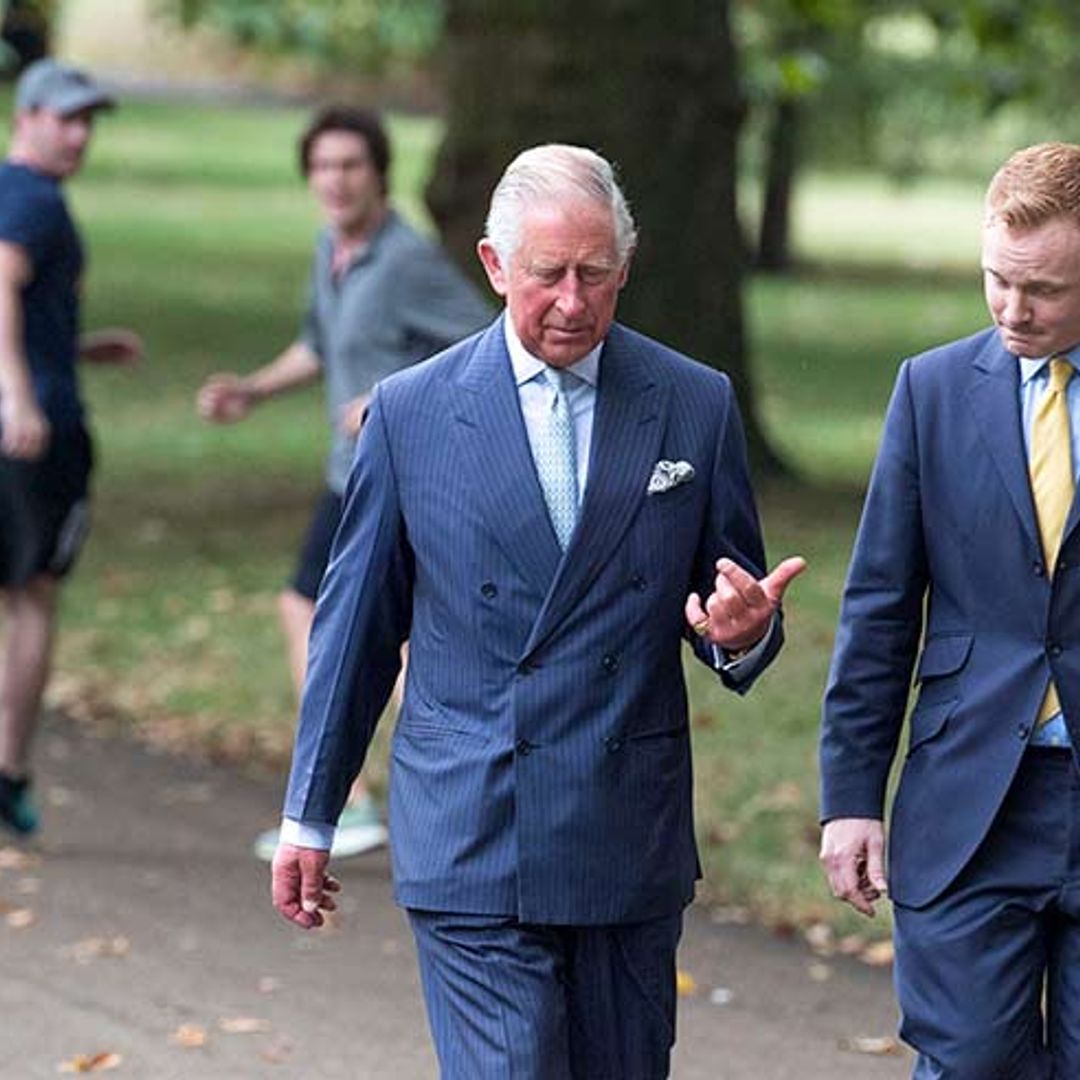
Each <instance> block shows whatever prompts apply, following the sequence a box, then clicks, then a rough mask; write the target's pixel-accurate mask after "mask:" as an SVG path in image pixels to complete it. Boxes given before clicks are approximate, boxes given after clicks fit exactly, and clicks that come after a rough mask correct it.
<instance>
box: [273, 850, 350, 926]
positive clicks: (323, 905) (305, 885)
mask: <svg viewBox="0 0 1080 1080" xmlns="http://www.w3.org/2000/svg"><path fill="white" fill-rule="evenodd" d="M329 859H330V852H328V851H318V850H316V849H315V848H302V847H294V846H293V845H292V844H279V845H278V849H277V852H276V853H275V855H274V861H273V864H272V865H271V868H270V891H271V895H272V897H273V901H274V907H275V908H277V910H278V911H279V912H281V914H282V915H284V916H285V918H286V919H288V920H289V922H294V923H296V925H297V926H300V927H302V928H303V929H305V930H311V929H313V928H314V927H316V926H322V924H323V912H324V911H334V910H335V909H336V908H337V904H336V903H335V901H334V897H333V896H332V895H331V893H336V892H340V891H341V883H340V882H339V881H338V880H337V879H336V878H333V877H331V876H330V875H329V874H328V873H327V872H326V864H327V862H328V861H329Z"/></svg>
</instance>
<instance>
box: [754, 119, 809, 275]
mask: <svg viewBox="0 0 1080 1080" xmlns="http://www.w3.org/2000/svg"><path fill="white" fill-rule="evenodd" d="M800 120H801V113H800V110H799V106H798V104H797V103H796V102H794V101H792V100H791V99H790V98H781V99H780V100H779V101H777V102H776V104H775V105H774V107H773V115H772V123H771V124H770V126H769V144H768V147H767V151H766V152H767V155H768V160H767V161H766V165H765V198H764V201H763V203H762V209H761V229H760V232H759V233H758V251H757V265H758V267H759V268H760V269H761V270H769V271H783V270H790V269H791V199H792V194H793V193H794V190H795V173H796V170H797V169H798V162H799V127H800Z"/></svg>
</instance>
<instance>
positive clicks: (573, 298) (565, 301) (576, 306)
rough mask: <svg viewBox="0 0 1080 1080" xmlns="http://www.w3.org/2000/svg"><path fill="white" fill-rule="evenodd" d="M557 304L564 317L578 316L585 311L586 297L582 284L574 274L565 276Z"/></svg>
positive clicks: (560, 285) (560, 286) (561, 283)
mask: <svg viewBox="0 0 1080 1080" xmlns="http://www.w3.org/2000/svg"><path fill="white" fill-rule="evenodd" d="M556 303H557V304H558V306H559V311H561V312H562V313H563V315H576V314H578V313H579V312H581V311H582V310H583V309H584V307H585V297H584V294H583V292H582V287H581V282H580V281H579V280H578V279H577V277H576V276H575V275H574V274H567V275H565V277H564V278H563V279H562V281H561V282H560V284H559V295H558V297H557V299H556Z"/></svg>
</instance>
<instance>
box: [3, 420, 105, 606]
mask: <svg viewBox="0 0 1080 1080" xmlns="http://www.w3.org/2000/svg"><path fill="white" fill-rule="evenodd" d="M92 467H93V448H92V446H91V443H90V437H89V435H87V433H86V430H85V429H84V428H83V427H82V426H77V427H72V428H65V429H54V431H53V433H52V438H51V439H50V442H49V449H48V451H47V452H46V454H45V457H43V458H41V459H39V460H38V461H22V460H16V459H15V458H10V457H4V456H0V588H17V587H19V586H21V585H25V584H26V583H27V582H28V581H30V579H31V578H33V577H36V576H37V575H39V574H49V575H51V576H53V577H57V578H60V577H63V576H64V575H65V574H66V573H67V572H68V571H69V570H70V569H71V567H72V566H73V565H74V563H75V559H76V557H77V556H78V554H79V551H80V550H81V548H82V546H83V543H84V541H85V540H86V535H87V532H88V531H89V524H90V517H89V487H90V471H91V469H92Z"/></svg>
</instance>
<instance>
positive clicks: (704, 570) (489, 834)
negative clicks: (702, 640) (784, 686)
mask: <svg viewBox="0 0 1080 1080" xmlns="http://www.w3.org/2000/svg"><path fill="white" fill-rule="evenodd" d="M661 459H669V460H672V461H687V462H690V463H691V464H692V466H693V469H694V476H693V479H692V480H691V481H690V482H688V483H684V484H682V485H681V486H678V487H675V488H673V489H671V490H668V491H666V492H664V493H661V494H653V495H648V494H647V493H646V489H647V486H648V483H649V478H650V475H651V473H652V471H653V469H654V466H655V465H656V462H657V461H658V460H661ZM721 555H727V556H730V557H731V558H733V559H735V560H736V561H738V562H739V563H741V564H742V565H743V566H745V567H747V568H748V569H750V570H752V571H753V572H754V573H755V574H758V575H760V573H761V572H762V568H763V566H764V553H763V551H762V544H761V537H760V532H759V527H758V521H757V515H756V511H755V508H754V502H753V498H752V494H751V490H750V486H749V482H748V477H747V470H746V463H745V451H744V445H743V433H742V426H741V422H740V419H739V415H738V411H737V408H736V404H735V400H734V397H733V394H732V391H731V387H730V384H729V382H728V380H727V378H726V377H724V376H723V375H721V374H719V373H717V372H716V371H713V370H711V369H709V368H707V367H705V366H703V365H701V364H698V363H694V362H693V361H690V360H687V359H686V358H684V357H681V356H679V355H677V354H676V353H674V352H672V351H671V350H670V349H667V348H664V347H663V346H661V345H659V344H657V343H656V342H653V341H650V340H648V339H647V338H644V337H642V336H640V335H638V334H636V333H634V332H632V331H630V330H628V329H625V328H623V327H621V326H619V325H617V324H616V325H613V326H612V327H611V330H610V332H609V334H608V337H607V339H606V343H605V345H604V348H603V352H602V354H601V360H600V375H599V385H598V392H597V402H596V412H595V417H594V427H593V442H592V449H591V455H590V465H589V478H588V484H587V486H586V490H585V495H584V500H583V503H582V509H581V516H580V519H579V522H578V526H577V529H576V531H575V533H574V535H573V537H572V539H571V542H570V546H569V548H568V550H567V552H566V554H565V556H564V555H563V553H562V551H561V550H560V548H559V545H558V542H557V541H556V538H555V534H554V531H553V529H552V527H551V524H550V520H549V518H548V515H547V511H546V509H545V506H544V501H543V495H542V493H541V490H540V485H539V482H538V480H537V476H536V470H535V467H534V465H533V459H532V456H531V453H530V450H529V444H528V439H527V435H526V431H525V425H524V421H523V419H522V416H521V409H520V405H519V401H518V394H517V388H516V386H515V384H514V379H513V375H512V369H511V366H510V358H509V355H508V353H507V349H506V345H505V339H504V335H503V328H502V325H501V321H499V320H497V321H496V322H495V323H494V324H493V325H492V326H490V327H489V328H488V329H487V330H486V331H483V332H482V333H480V334H478V335H476V336H474V337H472V338H469V339H467V340H466V341H464V342H461V343H460V344H458V345H456V346H454V347H453V348H451V349H449V350H447V351H446V352H445V353H443V354H441V355H440V356H438V357H436V358H434V359H433V360H431V361H428V362H426V363H423V364H420V365H418V366H416V367H413V368H410V369H408V370H407V371H404V372H401V373H400V374H397V375H394V376H392V377H390V378H388V379H387V380H385V382H383V383H382V384H381V385H380V386H379V388H378V390H377V392H376V393H375V395H374V398H373V400H372V404H371V409H370V413H369V416H368V420H367V423H366V424H365V427H364V430H363V434H362V436H361V438H360V442H359V445H358V449H357V457H356V460H355V464H354V468H353V473H352V477H351V479H350V484H349V488H348V492H347V498H346V505H345V511H344V516H343V520H342V525H341V528H340V530H339V532H338V536H337V539H336V541H335V547H334V551H333V554H332V556H331V562H330V565H329V567H328V570H327V574H326V577H325V579H324V581H323V585H322V589H321V592H320V596H319V599H318V605H317V610H316V616H315V624H314V628H313V632H312V641H311V652H310V662H309V671H308V679H307V685H306V689H305V693H304V699H303V705H302V708H301V720H300V727H299V731H298V735H297V746H296V752H295V757H294V762H293V769H292V775H291V778H290V784H289V791H288V796H287V800H286V808H285V812H286V814H287V815H288V816H289V817H292V818H296V819H302V820H305V821H312V822H322V823H332V822H334V821H336V820H337V816H338V813H339V811H340V809H341V807H342V804H343V802H344V800H345V796H346V793H347V790H348V788H349V785H350V783H351V781H352V779H353V777H354V776H355V775H356V774H357V773H358V772H359V770H360V768H361V765H362V763H363V760H364V754H365V751H366V749H367V746H368V743H369V740H370V739H371V736H372V732H373V730H374V728H375V725H376V723H377V721H378V719H379V716H380V714H381V712H382V710H383V707H384V705H385V704H386V702H387V699H388V696H389V694H390V691H391V688H392V685H393V683H394V679H395V677H396V675H397V673H398V670H399V664H400V660H399V653H400V646H401V643H402V642H403V641H404V640H405V639H406V638H408V640H409V663H408V677H407V680H406V688H405V694H404V701H403V704H402V707H401V710H400V714H399V716H398V720H397V727H396V731H395V734H394V737H393V744H392V750H391V780H390V821H391V837H392V848H393V865H394V879H395V894H396V897H397V899H398V901H399V902H400V903H401V904H403V905H404V906H406V907H412V908H421V909H427V910H441V911H454V912H462V913H466V912H467V913H481V914H508V915H516V916H517V917H518V918H520V919H521V920H523V921H528V922H539V923H559V924H577V925H587V924H604V923H617V922H633V921H638V920H643V919H647V918H653V917H658V916H660V915H664V914H668V913H672V912H675V911H677V910H679V909H681V907H682V906H683V905H685V904H686V903H687V902H688V901H689V900H690V899H691V897H692V894H693V888H694V881H695V879H696V877H697V876H698V862H697V852H696V848H695V844H694V835H693V822H692V795H691V763H690V735H689V728H688V719H687V702H686V690H685V686H684V681H683V670H682V656H681V646H682V642H683V640H684V639H685V638H686V636H687V635H686V628H685V625H684V617H683V605H684V602H685V599H686V595H687V593H688V592H689V591H690V590H691V589H696V590H698V591H699V592H700V593H701V594H702V595H703V596H704V595H707V594H708V593H709V592H711V590H712V580H713V575H714V563H715V560H716V559H717V558H718V557H719V556H721ZM691 636H692V635H691ZM774 637H775V640H774V641H773V643H772V647H771V648H769V649H768V650H766V655H765V656H764V657H763V662H762V663H761V664H759V665H756V669H755V671H753V672H751V673H749V675H748V676H747V677H746V678H745V680H743V681H742V682H741V683H740V684H739V685H736V686H735V687H734V688H735V689H737V690H744V689H746V687H747V686H748V685H749V682H750V681H752V678H753V676H754V675H755V674H756V671H757V670H760V669H761V667H763V666H764V663H766V662H767V661H768V660H769V659H771V656H772V655H773V654H774V653H775V651H776V649H778V648H779V643H780V635H779V634H776V635H774ZM695 645H696V648H697V649H698V650H699V652H700V653H701V659H703V660H705V659H708V657H707V656H706V655H705V653H706V651H705V650H704V649H702V648H701V646H700V645H699V644H697V643H695ZM740 678H741V676H740ZM728 681H729V682H730V681H731V680H730V678H729V679H728Z"/></svg>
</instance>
